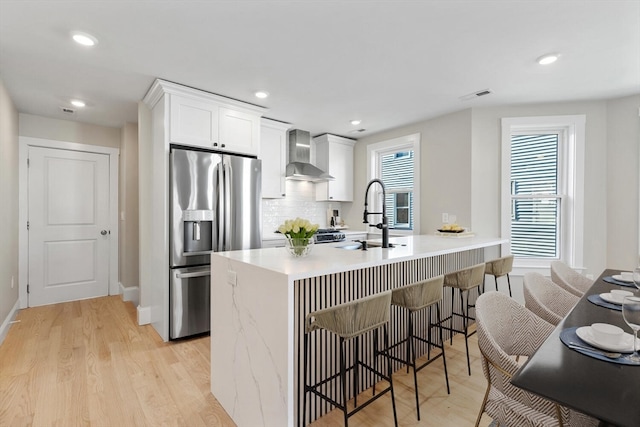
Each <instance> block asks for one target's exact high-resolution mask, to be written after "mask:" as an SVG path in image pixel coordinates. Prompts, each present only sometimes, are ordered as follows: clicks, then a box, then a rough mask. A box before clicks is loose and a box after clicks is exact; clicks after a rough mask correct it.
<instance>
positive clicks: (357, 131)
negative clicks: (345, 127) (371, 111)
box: [349, 129, 366, 133]
mask: <svg viewBox="0 0 640 427" xmlns="http://www.w3.org/2000/svg"><path fill="white" fill-rule="evenodd" d="M365 131H366V129H354V130H352V131H350V132H349V133H362V132H365Z"/></svg>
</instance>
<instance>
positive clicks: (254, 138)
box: [218, 107, 260, 156]
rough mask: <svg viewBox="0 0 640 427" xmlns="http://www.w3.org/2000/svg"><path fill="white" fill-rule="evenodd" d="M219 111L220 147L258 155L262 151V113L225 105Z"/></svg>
mask: <svg viewBox="0 0 640 427" xmlns="http://www.w3.org/2000/svg"><path fill="white" fill-rule="evenodd" d="M218 111H219V116H218V117H219V122H218V135H219V137H220V148H221V149H223V150H229V151H234V152H236V153H247V154H255V155H256V156H257V155H258V154H259V152H260V115H257V114H255V113H250V112H245V111H238V110H235V109H231V108H223V107H220V109H219V110H218Z"/></svg>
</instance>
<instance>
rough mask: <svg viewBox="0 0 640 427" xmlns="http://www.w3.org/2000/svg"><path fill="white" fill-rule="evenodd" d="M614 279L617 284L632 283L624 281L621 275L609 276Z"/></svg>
mask: <svg viewBox="0 0 640 427" xmlns="http://www.w3.org/2000/svg"><path fill="white" fill-rule="evenodd" d="M611 277H613V278H614V279H616V280H617V281H619V282H624V283H633V280H629V279H625V278H624V277H622V275H621V274H616V275H615V276H611Z"/></svg>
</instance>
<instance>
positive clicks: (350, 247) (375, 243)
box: [335, 240, 382, 251]
mask: <svg viewBox="0 0 640 427" xmlns="http://www.w3.org/2000/svg"><path fill="white" fill-rule="evenodd" d="M335 247H336V248H338V249H344V250H346V251H359V250H362V243H360V242H350V243H347V244H345V245H341V246H335ZM380 247H382V242H381V241H379V240H367V248H368V249H372V248H380Z"/></svg>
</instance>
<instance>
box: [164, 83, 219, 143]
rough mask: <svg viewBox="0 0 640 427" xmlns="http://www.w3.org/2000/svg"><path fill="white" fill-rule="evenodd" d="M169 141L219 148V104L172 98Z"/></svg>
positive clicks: (178, 97)
mask: <svg viewBox="0 0 640 427" xmlns="http://www.w3.org/2000/svg"><path fill="white" fill-rule="evenodd" d="M170 110H171V112H170V119H169V120H170V122H169V129H170V132H169V134H170V135H169V139H170V140H171V142H174V143H177V144H185V145H196V146H199V147H206V148H212V147H214V146H217V144H218V142H219V139H218V133H219V132H218V115H219V111H218V110H219V106H218V105H217V104H214V103H211V102H206V101H200V100H198V99H193V98H188V97H185V96H180V95H171V98H170Z"/></svg>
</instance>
